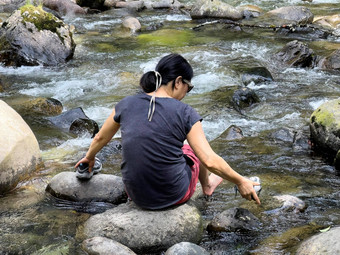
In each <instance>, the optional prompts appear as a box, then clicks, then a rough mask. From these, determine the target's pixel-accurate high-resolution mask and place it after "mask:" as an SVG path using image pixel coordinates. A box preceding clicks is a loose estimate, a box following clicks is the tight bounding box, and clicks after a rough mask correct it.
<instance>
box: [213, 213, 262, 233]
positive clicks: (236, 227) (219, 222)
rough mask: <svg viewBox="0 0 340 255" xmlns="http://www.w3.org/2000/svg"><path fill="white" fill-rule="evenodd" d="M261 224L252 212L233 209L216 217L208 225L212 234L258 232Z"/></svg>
mask: <svg viewBox="0 0 340 255" xmlns="http://www.w3.org/2000/svg"><path fill="white" fill-rule="evenodd" d="M260 227H261V223H260V221H259V219H258V218H257V217H255V216H254V215H253V214H252V213H251V212H250V211H248V210H247V209H244V208H231V209H228V210H225V211H223V212H222V213H220V214H218V215H216V216H215V217H214V218H213V219H212V221H211V222H210V223H209V224H208V226H207V230H208V231H211V232H230V231H233V232H234V231H239V232H243V231H256V230H259V229H260Z"/></svg>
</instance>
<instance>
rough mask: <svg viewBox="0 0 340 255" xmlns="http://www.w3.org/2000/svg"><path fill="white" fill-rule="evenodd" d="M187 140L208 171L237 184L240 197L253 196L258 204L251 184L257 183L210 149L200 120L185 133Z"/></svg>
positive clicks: (258, 200) (248, 197)
mask: <svg viewBox="0 0 340 255" xmlns="http://www.w3.org/2000/svg"><path fill="white" fill-rule="evenodd" d="M187 140H188V142H189V144H190V146H191V148H192V149H193V150H194V152H195V154H196V156H197V157H198V158H199V159H200V161H201V163H202V164H203V165H204V166H205V167H206V168H207V169H208V170H209V171H210V172H212V173H214V174H217V175H219V176H221V177H222V178H223V179H225V180H228V181H230V182H232V183H235V184H236V185H237V186H238V189H239V191H240V194H241V195H242V197H244V198H246V199H248V200H251V199H252V197H253V198H254V199H255V201H256V203H258V204H260V199H259V198H258V196H257V194H256V192H255V190H254V188H253V185H259V184H258V183H255V182H252V181H251V180H249V179H247V178H245V177H243V176H242V175H240V174H238V173H237V172H236V171H234V170H233V169H232V168H231V167H230V166H229V164H228V163H227V162H226V161H225V160H224V159H223V158H221V157H220V156H219V155H217V154H216V153H215V152H214V151H213V150H212V148H211V147H210V144H209V142H208V141H207V139H206V137H205V134H204V131H203V128H202V124H201V122H200V121H198V122H197V123H195V124H194V125H193V126H192V128H191V130H190V132H189V134H188V135H187Z"/></svg>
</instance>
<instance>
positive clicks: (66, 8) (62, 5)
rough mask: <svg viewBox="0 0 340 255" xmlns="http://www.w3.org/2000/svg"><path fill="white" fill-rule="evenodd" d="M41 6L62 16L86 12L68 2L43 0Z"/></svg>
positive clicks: (63, 0)
mask: <svg viewBox="0 0 340 255" xmlns="http://www.w3.org/2000/svg"><path fill="white" fill-rule="evenodd" d="M43 5H44V6H45V7H47V8H49V9H51V10H54V11H57V12H58V13H60V14H62V15H74V14H86V10H85V9H84V8H82V7H80V6H79V5H77V4H76V3H74V2H72V1H70V0H43Z"/></svg>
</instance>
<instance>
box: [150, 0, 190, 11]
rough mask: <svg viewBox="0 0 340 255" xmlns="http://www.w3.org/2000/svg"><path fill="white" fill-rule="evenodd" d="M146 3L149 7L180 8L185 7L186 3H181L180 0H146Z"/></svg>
mask: <svg viewBox="0 0 340 255" xmlns="http://www.w3.org/2000/svg"><path fill="white" fill-rule="evenodd" d="M144 5H145V7H146V8H147V9H168V8H169V9H175V10H176V9H179V8H183V7H184V4H182V3H180V2H179V1H178V0H160V1H155V0H145V1H144Z"/></svg>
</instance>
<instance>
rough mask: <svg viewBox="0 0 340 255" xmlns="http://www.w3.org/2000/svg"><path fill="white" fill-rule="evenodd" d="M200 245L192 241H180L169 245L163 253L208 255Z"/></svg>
mask: <svg viewBox="0 0 340 255" xmlns="http://www.w3.org/2000/svg"><path fill="white" fill-rule="evenodd" d="M209 254H210V253H209V252H207V251H206V250H205V249H203V248H202V247H200V246H198V245H197V244H194V243H189V242H181V243H178V244H175V245H173V246H171V247H170V248H169V249H168V250H167V251H166V252H165V255H209Z"/></svg>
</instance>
